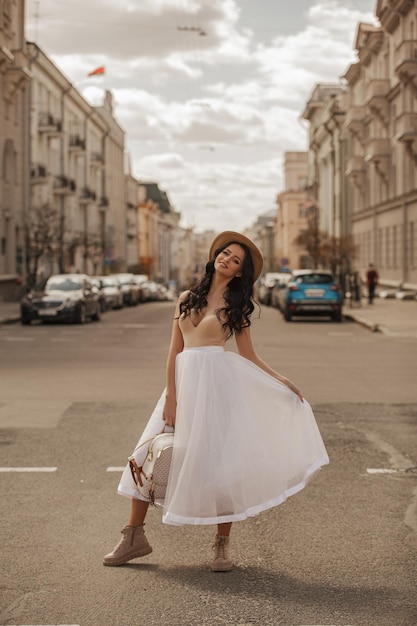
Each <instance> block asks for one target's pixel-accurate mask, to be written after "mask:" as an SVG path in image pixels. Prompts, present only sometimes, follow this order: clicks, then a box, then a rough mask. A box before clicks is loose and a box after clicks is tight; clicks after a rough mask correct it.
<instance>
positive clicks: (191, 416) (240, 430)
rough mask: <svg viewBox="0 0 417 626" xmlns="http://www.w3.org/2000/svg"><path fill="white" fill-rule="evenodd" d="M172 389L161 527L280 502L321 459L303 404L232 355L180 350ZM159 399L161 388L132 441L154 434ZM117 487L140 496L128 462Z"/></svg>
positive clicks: (232, 517)
mask: <svg viewBox="0 0 417 626" xmlns="http://www.w3.org/2000/svg"><path fill="white" fill-rule="evenodd" d="M176 388H177V418H176V426H175V438H174V441H175V443H174V452H173V458H172V465H171V470H170V476H169V482H168V488H167V494H166V499H165V501H164V502H159V503H158V504H161V505H162V506H163V507H164V510H163V522H164V523H166V524H174V525H183V524H218V523H224V522H235V521H239V520H244V519H246V518H247V517H250V516H254V515H257V514H258V513H260V512H261V511H264V510H266V509H269V508H271V507H274V506H277V505H278V504H280V503H282V502H284V501H285V500H286V499H287V498H288V496H291V495H293V494H295V493H297V492H298V491H300V490H301V489H303V487H305V485H306V484H307V482H308V480H309V479H310V478H311V477H312V476H313V475H314V474H315V473H316V472H317V471H318V470H319V469H320V467H322V466H323V465H326V464H327V463H328V462H329V459H328V456H327V453H326V449H325V446H324V444H323V441H322V438H321V436H320V432H319V429H318V427H317V424H316V420H315V418H314V415H313V412H312V410H311V407H310V405H309V404H308V402H307V401H306V400H304V402H301V400H299V398H298V397H297V396H296V395H295V394H294V393H293V392H292V391H290V389H289V388H288V387H287V386H286V385H284V384H282V383H280V382H278V381H277V380H276V379H275V378H273V377H272V376H270V375H269V374H267V373H265V372H264V371H263V370H262V369H260V368H259V367H257V366H256V365H254V364H253V363H252V362H251V361H248V360H247V359H245V358H243V357H241V356H239V355H238V354H235V353H233V352H227V351H225V350H224V349H223V348H221V347H215V346H207V347H201V348H187V349H185V350H184V351H183V352H181V353H180V354H179V355H178V356H177V360H176ZM164 398H165V391H164V392H163V394H162V396H161V398H160V399H159V401H158V403H157V405H156V407H155V410H154V412H153V413H152V415H151V417H150V419H149V422H148V424H147V426H146V428H145V430H144V432H143V434H142V436H141V438H140V440H139V443H138V445H140V444H141V443H142V442H143V441H147V440H148V439H149V438H151V437H153V436H154V435H156V434H158V433H160V432H161V430H162V428H163V426H164V422H163V420H162V410H163V406H164ZM147 447H148V446H147V445H145V446H144V447H143V459H144V458H145V456H146V452H147ZM139 461H140V459H139ZM118 492H119V493H120V494H122V495H126V496H130V497H133V498H138V499H143V498H142V497H141V496H140V494H139V493H138V491H137V489H136V485H135V483H134V482H133V480H132V477H131V473H130V469H129V467H128V466H127V467H126V468H125V470H124V472H123V475H122V478H121V481H120V484H119V487H118Z"/></svg>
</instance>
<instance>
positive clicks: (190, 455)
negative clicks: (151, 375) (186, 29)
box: [104, 231, 329, 572]
mask: <svg viewBox="0 0 417 626" xmlns="http://www.w3.org/2000/svg"><path fill="white" fill-rule="evenodd" d="M262 265H263V258H262V254H261V252H260V251H259V249H258V248H257V247H256V246H255V244H254V243H253V242H252V241H251V240H250V239H248V238H247V237H245V236H243V235H241V234H240V233H236V232H231V231H226V232H223V233H221V234H220V235H218V236H217V237H216V238H215V239H214V241H213V243H212V245H211V247H210V252H209V262H208V263H207V265H206V272H205V275H204V277H203V278H202V280H201V281H200V282H199V283H198V284H197V285H196V286H195V287H194V288H193V290H192V291H186V292H184V293H182V294H181V295H180V296H179V299H178V302H177V305H176V310H175V314H174V320H173V327H172V335H171V344H170V348H169V352H168V358H167V367H166V389H164V392H163V394H162V396H161V398H160V399H159V402H158V403H157V405H156V408H155V410H154V412H153V414H152V415H151V417H150V419H149V421H148V424H147V426H146V428H145V430H144V432H143V434H142V436H141V438H140V440H139V444H140V443H141V442H143V441H147V440H148V439H149V438H150V437H153V436H155V435H157V434H159V433H160V432H161V430H162V428H163V427H164V425H165V426H167V427H174V426H175V436H174V449H173V455H172V462H171V467H170V474H169V480H168V486H167V492H166V497H165V501H164V502H160V503H159V504H161V505H163V518H162V520H163V522H164V523H166V524H173V525H184V524H193V525H206V524H212V525H217V534H216V537H215V540H214V545H213V549H214V558H213V561H212V562H211V565H210V567H211V570H212V571H215V572H218V571H229V570H231V569H232V568H233V563H232V561H231V556H230V546H229V541H230V539H229V535H230V530H231V526H232V523H233V522H236V521H242V520H244V519H246V518H247V517H251V516H255V515H257V514H259V513H260V512H262V511H264V510H266V509H269V508H271V507H274V506H277V505H278V504H280V503H282V502H284V500H286V499H287V497H288V496H291V495H293V494H295V493H296V492H298V491H300V490H301V489H302V488H303V487H305V485H306V483H307V481H308V480H309V479H310V478H311V477H312V476H313V475H314V474H315V473H316V472H317V471H318V470H319V469H320V467H321V466H323V465H325V464H327V463H328V462H329V459H328V456H327V453H326V449H325V447H324V444H323V441H322V438H321V436H320V432H319V430H318V427H317V424H316V421H315V418H314V415H313V412H312V410H311V408H310V406H309V404H308V402H307V401H306V400H303V398H302V395H301V392H300V391H299V390H298V388H297V387H296V386H295V385H294V383H292V382H291V381H290V380H289V379H288V378H286V377H284V376H282V375H281V374H279V373H277V372H275V371H274V370H273V369H271V368H270V367H269V366H268V365H267V364H266V363H265V362H264V361H263V360H261V359H260V358H259V357H258V356H257V354H256V353H255V351H254V348H253V345H252V340H251V333H250V326H251V316H252V313H253V311H254V308H255V307H254V303H253V285H254V283H255V282H256V280H257V279H258V278H259V276H260V275H261V272H262ZM232 336H234V337H235V341H236V345H237V349H238V352H239V354H236V353H235V352H231V351H226V350H225V344H226V341H227V340H228V339H229V338H231V337H232ZM139 444H138V445H139ZM144 448H145V450H144V452H143V459H144V458H145V456H146V452H147V450H146V448H147V446H144ZM138 464H139V462H138ZM118 492H119V493H120V494H122V495H125V496H129V497H130V498H131V499H132V504H131V513H130V518H129V521H128V523H127V525H126V526H125V527H124V528H123V529H122V539H121V540H120V542H119V543H118V545H117V546H116V547H115V548H114V550H113V552H111V553H109V554H107V555H106V556H105V557H104V565H122V564H123V563H126V562H128V561H130V560H131V559H134V558H137V557H140V556H144V555H146V554H149V553H150V552H152V548H151V546H150V545H149V542H148V540H147V538H146V536H145V534H144V522H145V516H146V512H147V509H148V505H149V502H148V501H147V500H146V498H144V497H143V496H142V495H141V494H139V492H138V490H137V487H136V484H135V482H134V480H133V478H132V475H131V471H130V468H129V466H127V467H126V468H125V470H124V472H123V475H122V478H121V480H120V483H119V487H118Z"/></svg>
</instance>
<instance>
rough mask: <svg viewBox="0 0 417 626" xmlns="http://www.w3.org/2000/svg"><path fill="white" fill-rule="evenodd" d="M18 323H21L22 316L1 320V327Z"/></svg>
mask: <svg viewBox="0 0 417 626" xmlns="http://www.w3.org/2000/svg"><path fill="white" fill-rule="evenodd" d="M17 322H20V315H18V316H16V317H3V318H0V326H1V324H17Z"/></svg>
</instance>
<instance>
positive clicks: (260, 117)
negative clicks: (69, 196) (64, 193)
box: [26, 0, 377, 232]
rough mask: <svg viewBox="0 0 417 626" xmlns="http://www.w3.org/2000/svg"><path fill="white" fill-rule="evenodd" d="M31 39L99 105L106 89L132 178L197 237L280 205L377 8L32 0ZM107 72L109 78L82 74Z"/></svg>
mask: <svg viewBox="0 0 417 626" xmlns="http://www.w3.org/2000/svg"><path fill="white" fill-rule="evenodd" d="M26 4H27V5H26V36H27V39H28V40H29V41H34V42H36V43H37V44H38V45H39V46H40V47H41V48H42V50H43V51H44V52H45V53H46V54H48V55H49V56H50V57H51V58H52V59H53V61H54V62H55V63H56V65H57V66H58V67H59V68H60V69H61V71H62V72H63V73H64V74H65V75H66V76H67V77H68V79H69V80H70V81H71V82H72V83H73V84H74V86H75V87H76V88H77V89H78V90H79V91H80V92H81V93H82V94H83V96H84V97H85V98H86V99H87V100H88V101H89V102H90V103H91V104H92V105H98V104H101V103H102V101H103V96H104V92H105V90H106V89H110V90H111V91H112V92H113V96H114V113H115V116H116V119H117V121H118V122H119V124H120V125H121V126H122V128H123V129H124V131H125V133H126V149H127V151H128V153H129V155H130V162H131V168H132V174H133V175H134V176H135V177H136V178H137V179H138V180H139V181H144V182H151V181H152V182H157V183H158V184H159V186H160V187H161V189H163V190H164V191H166V192H167V194H168V196H169V198H170V201H171V204H172V205H173V206H174V208H175V210H176V211H179V212H180V213H181V224H182V226H184V227H187V228H194V229H195V231H196V232H201V231H204V230H207V229H215V230H229V229H231V230H243V229H244V228H247V227H249V226H251V225H252V224H253V223H254V222H255V221H256V219H257V217H258V216H259V215H261V214H263V213H266V212H268V211H271V210H272V209H276V204H275V198H276V195H277V193H279V192H280V191H283V189H284V183H283V157H284V153H285V152H287V151H294V150H306V149H307V124H306V122H305V121H304V120H302V119H301V117H300V116H301V113H302V111H303V110H304V108H305V104H306V102H307V100H308V98H309V96H310V94H311V93H312V91H313V88H314V86H315V85H316V84H317V83H339V82H340V77H341V76H342V75H343V73H344V72H345V70H346V68H347V67H348V65H349V64H350V63H353V62H355V61H356V60H357V57H356V53H355V50H354V41H355V34H356V29H357V26H358V23H359V22H368V23H374V24H375V23H377V22H376V19H375V9H376V0H309V1H308V0H118V1H117V2H115V1H114V0H88V1H86V0H71V1H70V2H62V0H61V1H59V0H58V1H57V0H26ZM99 66H104V67H105V74H104V75H103V76H95V77H88V73H89V72H91V71H92V70H94V69H95V68H97V67H99Z"/></svg>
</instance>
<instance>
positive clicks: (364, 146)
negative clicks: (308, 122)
mask: <svg viewBox="0 0 417 626" xmlns="http://www.w3.org/2000/svg"><path fill="white" fill-rule="evenodd" d="M376 14H377V17H378V18H379V20H380V23H381V26H380V27H373V26H371V25H369V24H359V27H358V31H357V36H356V42H355V47H356V50H357V53H358V62H357V63H354V64H352V65H351V66H350V67H349V68H348V70H347V72H346V74H345V76H344V78H345V79H346V81H347V85H348V90H347V101H346V122H345V125H346V128H347V129H348V131H349V135H350V141H349V154H348V162H347V170H346V173H347V175H348V177H349V179H350V181H351V183H352V187H353V194H354V196H353V202H352V232H353V235H354V238H355V242H356V243H357V246H358V251H359V253H358V266H359V269H360V270H361V271H362V272H364V271H365V268H366V267H367V265H368V263H369V262H374V263H375V264H376V266H377V268H378V271H379V274H380V277H381V282H383V284H385V285H390V286H394V287H399V286H402V287H404V288H413V289H416V288H417V250H416V246H417V242H416V231H417V4H416V2H415V0H414V1H413V0H394V1H388V0H379V2H378V3H377V10H376Z"/></svg>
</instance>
